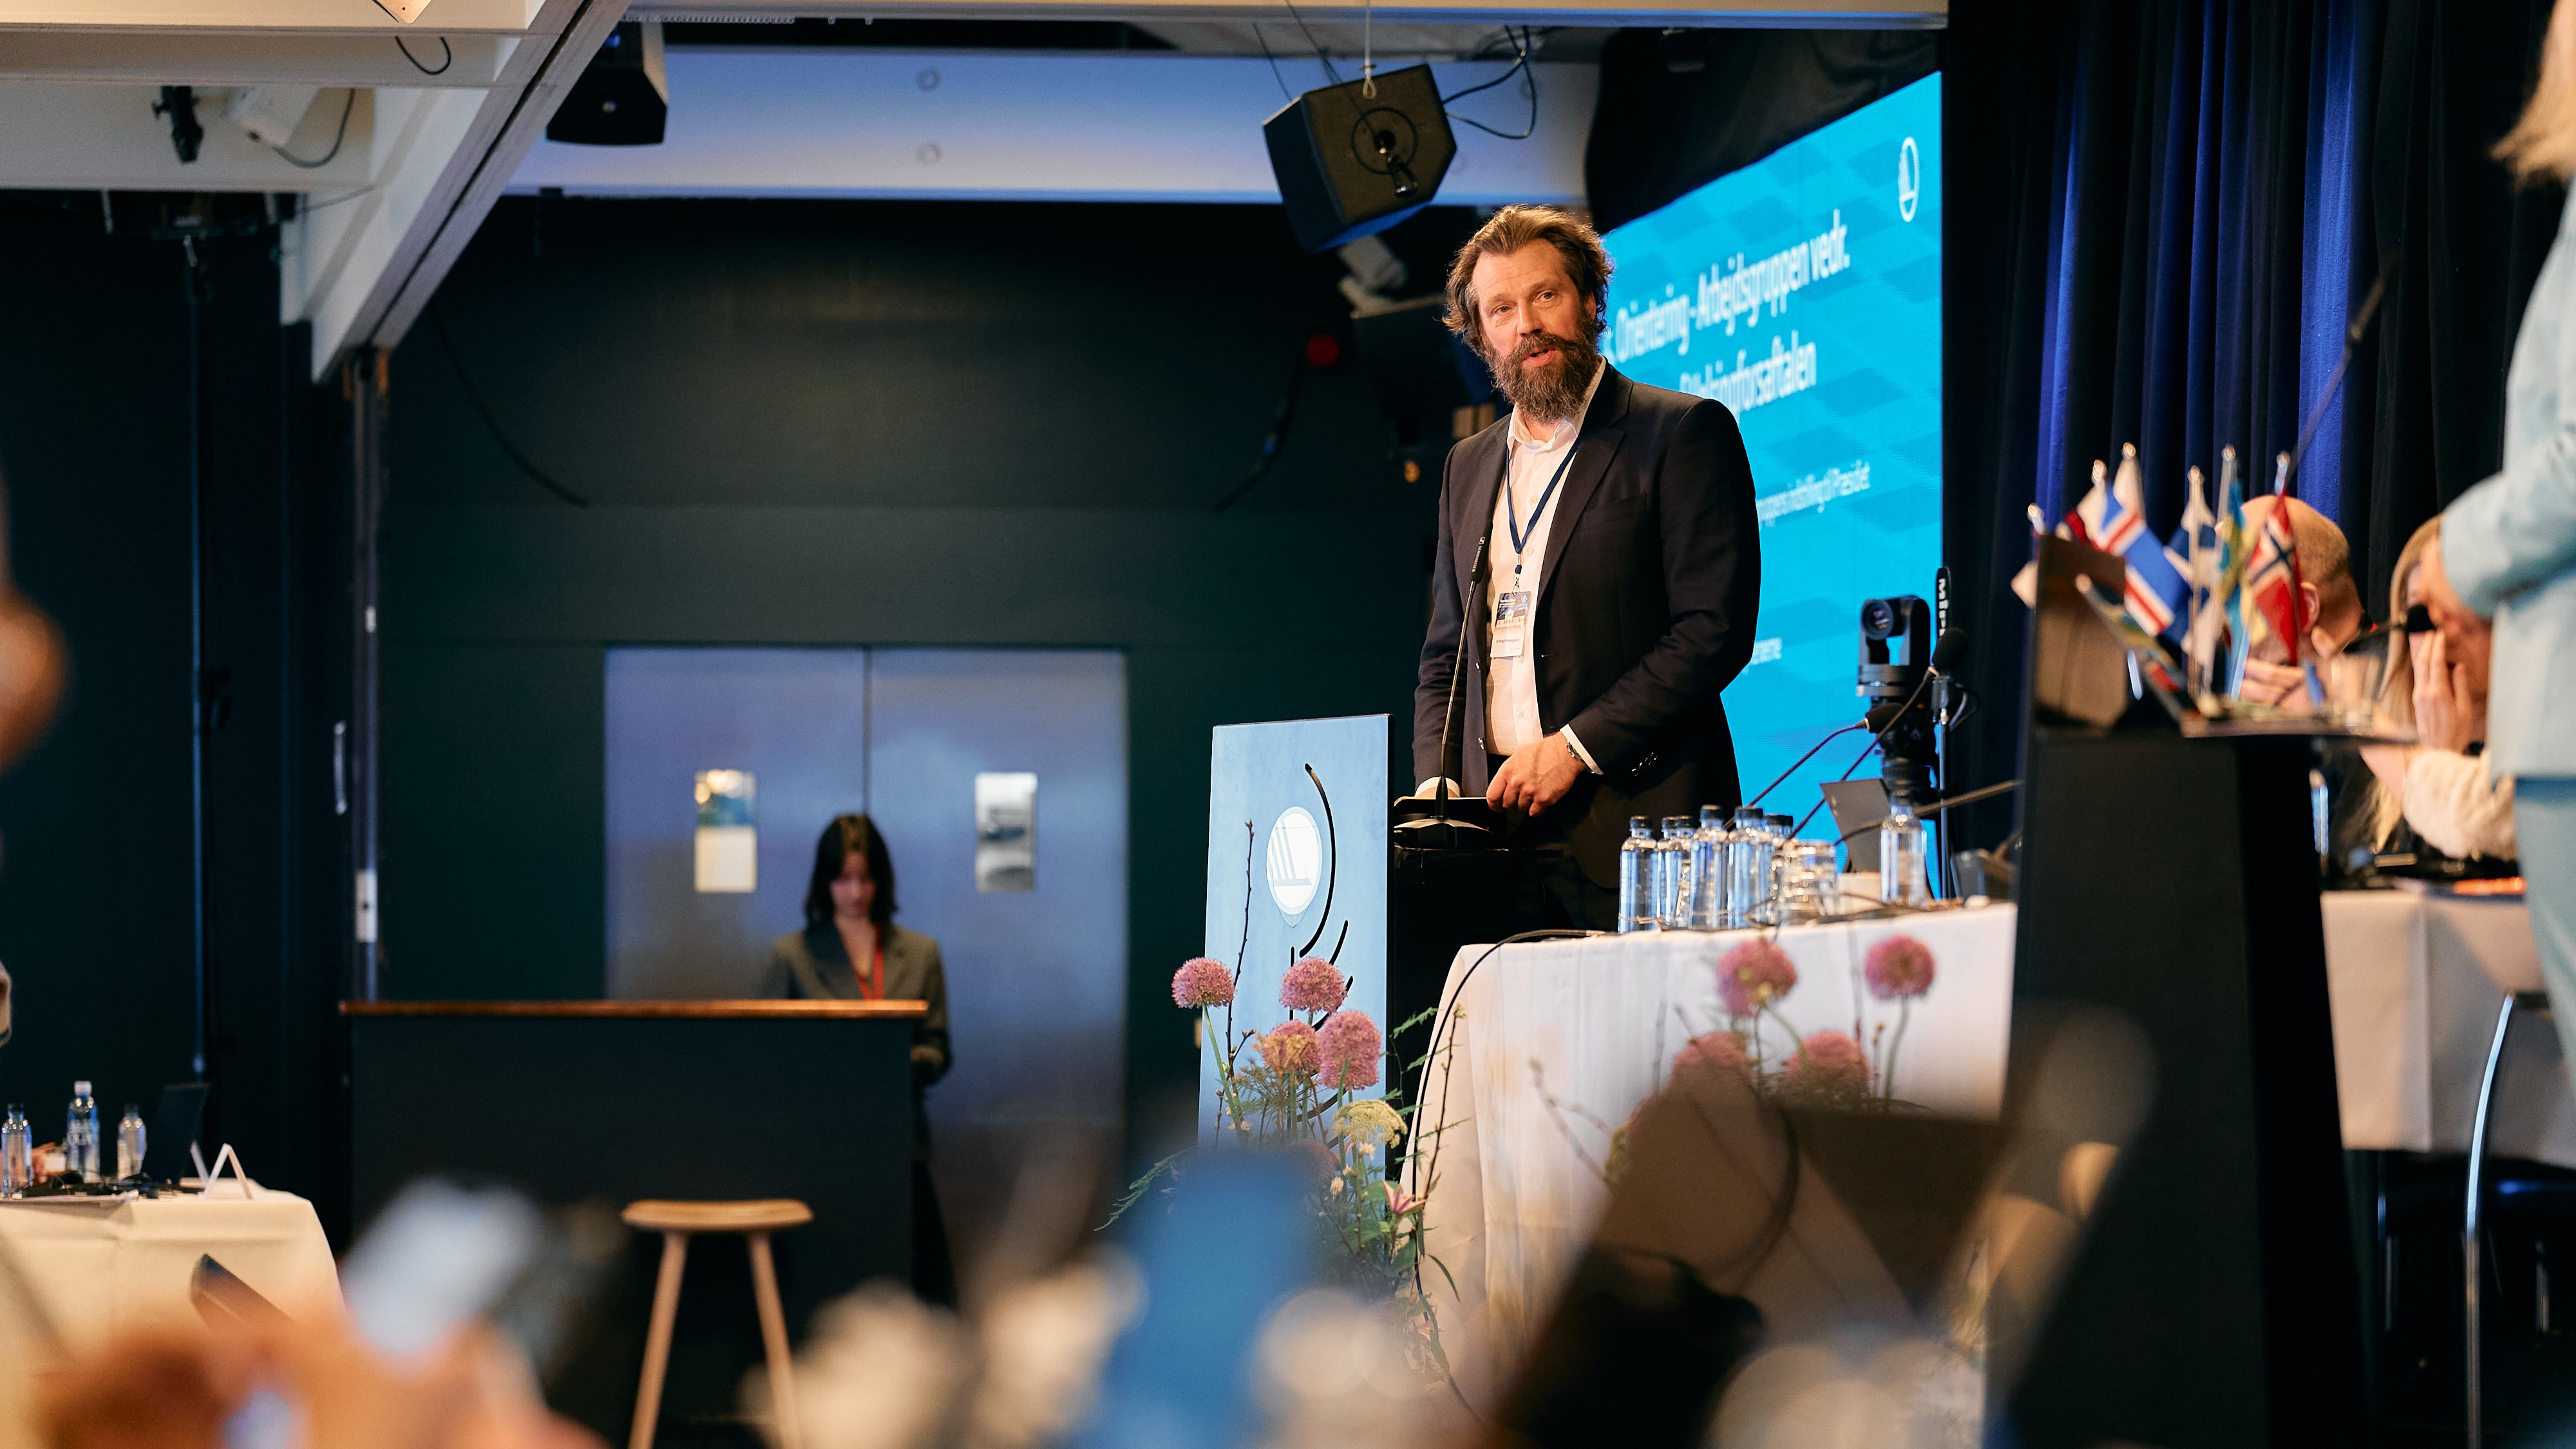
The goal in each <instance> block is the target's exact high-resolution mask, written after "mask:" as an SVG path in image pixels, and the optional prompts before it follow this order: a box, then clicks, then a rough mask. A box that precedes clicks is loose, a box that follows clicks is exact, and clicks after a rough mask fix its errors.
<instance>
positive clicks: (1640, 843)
mask: <svg viewBox="0 0 2576 1449" xmlns="http://www.w3.org/2000/svg"><path fill="white" fill-rule="evenodd" d="M1654 861H1655V836H1654V831H1653V829H1652V827H1650V826H1648V825H1647V824H1646V817H1645V816H1643V815H1631V816H1629V817H1628V838H1627V839H1626V840H1623V841H1621V842H1619V929H1620V930H1622V931H1651V930H1654V929H1656V927H1657V926H1658V924H1659V923H1658V922H1657V921H1656V919H1655V912H1654V904H1653V903H1654V898H1655V891H1654V879H1653V877H1654Z"/></svg>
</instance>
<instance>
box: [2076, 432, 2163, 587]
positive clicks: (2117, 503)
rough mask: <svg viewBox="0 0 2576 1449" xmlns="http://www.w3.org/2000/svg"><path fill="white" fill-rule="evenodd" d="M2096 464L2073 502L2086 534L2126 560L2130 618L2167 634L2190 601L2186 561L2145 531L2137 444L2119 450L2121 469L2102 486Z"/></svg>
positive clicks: (2101, 472) (2101, 474) (2098, 545)
mask: <svg viewBox="0 0 2576 1449" xmlns="http://www.w3.org/2000/svg"><path fill="white" fill-rule="evenodd" d="M2105 472H2106V470H2105V469H2104V468H2103V466H2102V465H2101V464H2100V463H2095V464H2094V465H2093V487H2092V490H2091V491H2090V492H2088V493H2086V494H2085V495H2084V501H2083V502H2081V503H2078V504H2077V505H2076V506H2075V513H2076V516H2077V517H2078V518H2079V519H2081V520H2082V522H2083V526H2084V533H2085V535H2086V537H2088V538H2089V539H2090V540H2091V541H2092V543H2093V546H2094V547H2095V548H2098V549H2100V550H2102V551H2103V552H2104V553H2115V554H2118V555H2120V557H2121V559H2122V560H2123V561H2124V562H2126V563H2127V565H2128V586H2127V588H2126V589H2125V590H2124V591H2123V594H2122V597H2121V601H2120V602H2121V604H2122V605H2123V606H2124V607H2126V608H2127V609H2128V611H2129V617H2131V618H2133V619H2135V620H2137V621H2138V623H2139V624H2141V625H2142V626H2144V627H2145V629H2146V631H2147V632H2148V633H2150V634H2171V633H2173V632H2174V630H2175V628H2176V626H2178V625H2179V624H2180V623H2181V622H2182V619H2183V612H2184V609H2185V607H2186V606H2187V605H2188V604H2189V603H2190V602H2191V580H2190V578H2189V576H2188V573H2187V571H2188V569H2189V568H2190V564H2189V563H2188V562H2186V561H2185V560H2184V559H2183V558H2181V557H2180V556H2179V555H2177V554H2176V553H2175V552H2174V551H2173V550H2172V549H2171V548H2169V547H2167V546H2166V545H2165V544H2164V543H2162V542H2160V541H2158V540H2157V538H2156V537H2155V535H2154V534H2152V533H2150V532H2148V531H2147V500H2146V484H2145V481H2144V479H2143V478H2142V477H2141V475H2140V473H2139V470H2138V450H2137V448H2136V446H2135V445H2129V446H2125V447H2123V448H2122V449H2121V450H2120V473H2119V477H2118V478H2117V479H2114V480H2112V481H2111V482H2109V483H2108V484H2107V486H2106V484H2105V482H2104V473H2105Z"/></svg>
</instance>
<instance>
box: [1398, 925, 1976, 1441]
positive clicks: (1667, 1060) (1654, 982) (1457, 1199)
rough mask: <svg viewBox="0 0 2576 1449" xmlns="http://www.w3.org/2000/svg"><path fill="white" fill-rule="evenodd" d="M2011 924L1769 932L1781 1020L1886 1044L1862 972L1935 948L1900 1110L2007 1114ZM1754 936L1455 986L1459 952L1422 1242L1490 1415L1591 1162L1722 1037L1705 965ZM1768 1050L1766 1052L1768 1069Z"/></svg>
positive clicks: (1640, 941) (1603, 953) (1575, 1226)
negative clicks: (1899, 955) (1775, 953)
mask: <svg viewBox="0 0 2576 1449" xmlns="http://www.w3.org/2000/svg"><path fill="white" fill-rule="evenodd" d="M2013 922H2014V916H2013V911H2012V909H2011V907H2009V906H1989V907H1987V908H1985V909H1983V910H1973V911H1958V912H1944V913H1942V914H1939V915H1926V916H1915V917H1911V918H1908V919H1906V920H1903V921H1871V922H1866V923H1860V924H1850V925H1831V926H1804V927H1798V928H1794V929H1791V930H1786V931H1782V932H1781V933H1780V934H1779V936H1778V941H1779V944H1780V946H1781V948H1782V949H1783V950H1785V951H1786V952H1787V953H1788V955H1789V959H1790V960H1791V961H1792V962H1793V963H1794V964H1795V965H1796V966H1797V968H1798V982H1797V985H1796V987H1795V988H1794V989H1792V990H1791V991H1790V992H1789V994H1788V995H1787V996H1786V997H1785V998H1784V999H1783V1002H1782V1006H1781V1010H1782V1014H1783V1015H1785V1016H1787V1017H1788V1019H1789V1021H1790V1022H1791V1024H1793V1025H1794V1026H1796V1027H1797V1028H1798V1030H1799V1031H1800V1032H1801V1033H1802V1034H1803V1033H1808V1032H1814V1031H1818V1030H1823V1029H1827V1028H1831V1029H1836V1030H1841V1031H1846V1032H1848V1031H1851V1030H1852V1029H1853V1017H1854V1015H1855V1013H1857V1014H1859V1015H1860V1016H1861V1017H1862V1031H1861V1035H1862V1037H1863V1039H1864V1040H1866V1039H1867V1037H1868V1035H1869V1032H1870V1031H1871V1029H1873V1028H1874V1027H1875V1026H1876V1025H1877V1024H1878V1023H1881V1022H1885V1023H1887V1024H1888V1026H1889V1029H1890V1030H1891V1031H1893V1030H1894V1026H1895V1022H1896V1017H1897V1011H1896V1009H1895V1007H1894V1005H1893V1004H1892V1003H1888V1002H1882V1001H1876V1000H1872V999H1870V998H1869V997H1868V995H1867V993H1866V992H1865V991H1864V990H1863V989H1862V986H1861V981H1860V976H1861V963H1862V960H1863V957H1864V956H1865V955H1866V953H1867V952H1868V950H1869V948H1870V947H1871V946H1872V945H1874V944H1876V943H1877V942H1878V941H1880V940H1881V939H1883V938H1885V937H1888V936H1891V935H1897V934H1900V933H1901V934H1905V935H1910V936H1913V937H1915V938H1916V939H1917V940H1920V941H1922V942H1923V943H1924V944H1925V945H1927V946H1929V947H1931V948H1932V955H1933V962H1934V969H1935V972H1936V979H1935V981H1934V983H1933V986H1932V990H1931V992H1930V994H1929V995H1927V996H1925V997H1923V998H1922V999H1921V1000H1919V1001H1917V1002H1915V1003H1914V1005H1913V1007H1912V1012H1911V1015H1912V1020H1911V1022H1910V1023H1909V1025H1908V1028H1907V1031H1906V1034H1905V1042H1904V1046H1903V1048H1902V1050H1901V1051H1900V1052H1899V1054H1898V1057H1897V1063H1896V1073H1895V1076H1896V1081H1895V1086H1896V1095H1898V1096H1899V1097H1902V1098H1904V1099H1906V1100H1907V1101H1911V1102H1915V1103H1919V1104H1921V1105H1922V1106H1925V1107H1928V1108H1931V1109H1933V1110H1935V1111H1939V1112H1942V1113H1945V1114H1948V1115H1954V1116H1987V1117H1991V1116H1992V1115H1994V1113H1995V1112H1996V1111H1997V1110H1998V1109H1999V1108H2000V1107H2001V1105H2002V1102H2003V1081H2004V1048H2005V1045H2006V1034H2007V1029H2008V1027H2009V1024H2010V1021H2011V1013H2012V951H2013ZM1754 935H1755V933H1753V932H1729V933H1724V934H1719V935H1706V934H1700V933H1695V932H1670V933H1653V934H1643V935H1632V936H1596V937H1592V938H1589V939H1586V940H1579V941H1544V942H1532V943H1528V944H1524V945H1516V946H1508V947H1505V948H1503V949H1502V950H1501V951H1498V952H1495V953H1494V954H1493V955H1492V956H1491V957H1490V958H1488V959H1486V960H1485V962H1484V964H1483V965H1482V966H1481V967H1478V968H1476V970H1475V974H1474V975H1473V977H1472V978H1467V979H1466V980H1465V981H1464V989H1463V990H1462V989H1461V978H1462V976H1463V975H1464V973H1465V972H1466V971H1467V969H1468V968H1469V966H1470V965H1471V964H1472V963H1473V962H1475V961H1476V959H1477V958H1478V957H1480V956H1484V955H1485V948H1484V947H1481V946H1471V947H1469V948H1467V949H1466V950H1464V951H1461V952H1460V953H1459V954H1458V959H1457V962H1456V964H1454V965H1453V966H1452V967H1451V968H1450V973H1449V984H1448V986H1447V988H1446V989H1445V991H1444V994H1443V1000H1444V1001H1447V1002H1452V1003H1454V1004H1455V1005H1456V1007H1458V1008H1459V1009H1458V1010H1457V1011H1454V1012H1449V1013H1444V1015H1445V1016H1446V1017H1447V1026H1446V1028H1445V1029H1446V1031H1447V1033H1448V1034H1449V1035H1448V1046H1449V1057H1448V1063H1447V1067H1448V1070H1447V1080H1446V1082H1445V1083H1444V1082H1443V1081H1442V1080H1441V1074H1440V1073H1439V1072H1438V1071H1437V1070H1435V1072H1434V1073H1433V1076H1432V1079H1431V1081H1430V1082H1429V1083H1428V1085H1427V1086H1426V1088H1425V1093H1424V1115H1425V1116H1426V1117H1428V1118H1429V1119H1430V1120H1432V1121H1436V1122H1440V1123H1444V1124H1447V1130H1446V1131H1445V1132H1444V1133H1443V1134H1442V1136H1441V1138H1440V1139H1439V1142H1438V1144H1437V1173H1438V1181H1437V1183H1436V1184H1434V1186H1433V1189H1432V1191H1431V1195H1430V1206H1429V1208H1428V1209H1427V1211H1426V1218H1427V1236H1426V1239H1425V1241H1426V1243H1427V1245H1428V1248H1429V1250H1430V1252H1432V1253H1433V1254H1435V1255H1436V1256H1438V1258H1439V1259H1440V1262H1441V1265H1442V1266H1443V1267H1445V1268H1446V1269H1447V1270H1448V1272H1447V1274H1446V1276H1443V1275H1441V1274H1439V1273H1432V1274H1428V1275H1426V1281H1427V1282H1429V1284H1430V1285H1431V1296H1432V1302H1433V1305H1434V1307H1435V1309H1436V1310H1437V1311H1438V1312H1439V1315H1440V1323H1441V1332H1442V1334H1443V1336H1444V1338H1445V1339H1446V1340H1447V1341H1448V1352H1449V1357H1450V1360H1451V1362H1452V1363H1453V1364H1456V1365H1458V1366H1459V1370H1460V1377H1461V1380H1462V1383H1466V1384H1467V1385H1468V1391H1469V1393H1470V1394H1471V1395H1475V1394H1477V1393H1479V1392H1480V1391H1482V1392H1483V1393H1485V1394H1486V1395H1487V1396H1488V1401H1489V1398H1490V1393H1491V1389H1492V1385H1491V1382H1490V1380H1489V1379H1488V1378H1486V1377H1485V1366H1486V1365H1489V1364H1493V1363H1498V1362H1499V1363H1511V1362H1517V1361H1519V1359H1520V1357H1521V1356H1522V1353H1523V1352H1524V1350H1525V1349H1526V1347H1527V1345H1528V1343H1529V1341H1530V1338H1531V1336H1532V1335H1533V1334H1535V1333H1536V1331H1537V1329H1538V1328H1539V1326H1540V1325H1541V1323H1543V1322H1544V1319H1545V1315H1546V1312H1547V1309H1548V1306H1549V1305H1550V1304H1551V1303H1553V1301H1554V1300H1555V1297H1556V1294H1557V1290H1558V1287H1559V1285H1560V1284H1562V1283H1563V1281H1564V1278H1565V1275H1566V1273H1567V1272H1568V1271H1570V1270H1571V1269H1572V1267H1573V1264H1574V1261H1575V1258H1576V1257H1577V1256H1578V1255H1579V1254H1580V1253H1581V1252H1582V1250H1583V1245H1584V1243H1585V1241H1586V1240H1587V1239H1589V1238H1590V1236H1591V1233H1592V1225H1593V1220H1594V1218H1595V1217H1597V1216H1598V1215H1599V1213H1600V1210H1601V1206H1602V1203H1603V1202H1604V1200H1605V1198H1606V1194H1605V1192H1604V1190H1603V1187H1602V1182H1601V1176H1600V1172H1599V1164H1600V1163H1601V1162H1602V1161H1603V1159H1604V1157H1605V1155H1606V1153H1607V1151H1608V1147H1609V1136H1610V1132H1611V1131H1612V1129H1614V1128H1616V1127H1617V1126H1618V1125H1619V1124H1620V1123H1622V1122H1625V1121H1626V1120H1627V1118H1628V1115H1629V1113H1630V1112H1632V1111H1634V1110H1635V1109H1636V1107H1637V1104H1639V1103H1640V1102H1643V1101H1644V1100H1646V1098H1647V1097H1649V1096H1651V1095H1653V1094H1654V1092H1655V1091H1656V1090H1658V1089H1659V1088H1660V1087H1661V1086H1662V1085H1663V1083H1664V1080H1665V1078H1666V1076H1667V1075H1668V1074H1669V1073H1670V1070H1671V1065H1672V1058H1673V1054H1674V1053H1675V1052H1677V1051H1679V1050H1681V1047H1682V1044H1683V1043H1684V1042H1686V1041H1687V1040H1689V1039H1690V1038H1691V1037H1692V1036H1694V1035H1697V1034H1699V1033H1702V1032H1708V1031H1714V1030H1717V1029H1719V1028H1720V1027H1722V1026H1724V1025H1725V1023H1726V1017H1725V1012H1724V1010H1723V1008H1721V1007H1720V1005H1719V1004H1718V996H1717V973H1716V971H1715V970H1714V969H1713V968H1714V965H1715V963H1716V961H1717V959H1718V957H1719V956H1721V955H1723V954H1724V953H1725V952H1726V951H1728V950H1730V949H1732V948H1734V947H1735V946H1737V945H1740V944H1742V943H1744V942H1745V941H1747V940H1750V939H1752V938H1753V937H1754ZM1775 1031H1776V1028H1775ZM1780 1049H1781V1044H1778V1043H1775V1044H1774V1045H1773V1047H1772V1055H1774V1056H1777V1055H1778V1054H1779V1051H1780ZM1551 1097H1552V1098H1554V1099H1555V1101H1556V1103H1557V1104H1558V1105H1557V1106H1555V1107H1550V1106H1549V1104H1548V1099H1549V1098H1551ZM1444 1099H1445V1101H1444ZM1423 1160H1424V1157H1423V1155H1421V1154H1417V1156H1416V1157H1415V1159H1414V1162H1415V1163H1416V1164H1417V1165H1418V1164H1419V1163H1420V1162H1422V1161H1423ZM1451 1280H1454V1281H1455V1283H1456V1285H1457V1292H1456V1294H1455V1296H1454V1297H1453V1296H1452V1295H1451V1293H1450V1291H1449V1283H1450V1281H1451ZM1469 1381H1472V1382H1469Z"/></svg>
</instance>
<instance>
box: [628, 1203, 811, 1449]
mask: <svg viewBox="0 0 2576 1449" xmlns="http://www.w3.org/2000/svg"><path fill="white" fill-rule="evenodd" d="M624 1217H625V1219H626V1225H627V1226H628V1227H630V1228H636V1229H639V1230H641V1231H644V1232H648V1233H660V1234H661V1235H662V1273H661V1276H660V1277H659V1278H658V1279H656V1280H655V1281H654V1284H653V1325H652V1327H651V1328H650V1329H649V1330H648V1331H647V1332H646V1333H645V1336H644V1381H643V1382H642V1383H640V1384H638V1385H636V1388H635V1428H634V1432H632V1433H631V1434H629V1435H627V1438H626V1443H627V1449H653V1428H654V1421H655V1420H657V1419H659V1418H660V1417H661V1414H662V1376H663V1374H664V1373H665V1372H666V1371H668V1370H669V1368H670V1366H671V1319H672V1318H673V1316H674V1315H676V1314H677V1313H678V1312H679V1308H680V1270H681V1269H682V1268H683V1267H684V1266H686V1264H687V1263H688V1258H689V1237H690V1235H691V1234H693V1233H740V1234H742V1235H743V1237H744V1238H745V1239H746V1240H747V1241H748V1242H749V1244H750V1247H751V1292H752V1296H753V1297H754V1298H755V1299H757V1300H759V1303H760V1340H761V1346H762V1347H763V1348H764V1349H766V1350H767V1351H768V1354H769V1411H770V1416H771V1418H773V1419H774V1420H776V1422H777V1429H778V1442H779V1443H780V1444H781V1445H783V1446H785V1449H803V1444H804V1435H803V1433H802V1432H801V1426H799V1425H798V1423H797V1422H796V1379H795V1373H794V1370H793V1368H792V1366H791V1365H790V1363H789V1362H788V1358H787V1315H786V1314H784V1313H782V1312H780V1311H779V1307H778V1273H777V1270H776V1269H775V1268H773V1267H772V1266H771V1264H770V1260H769V1235H770V1234H771V1233H774V1232H776V1231H778V1230H779V1229H781V1228H801V1227H803V1226H804V1225H805V1224H807V1223H810V1222H812V1221H814V1210H813V1209H811V1208H809V1207H807V1206H805V1204H803V1203H801V1202H798V1201H796V1200H795V1199H794V1198H760V1199H755V1200H752V1201H747V1202H663V1201H656V1200H651V1199H647V1200H646V1201H643V1202H636V1203H629V1204H627V1206H626V1212H625V1213H624Z"/></svg>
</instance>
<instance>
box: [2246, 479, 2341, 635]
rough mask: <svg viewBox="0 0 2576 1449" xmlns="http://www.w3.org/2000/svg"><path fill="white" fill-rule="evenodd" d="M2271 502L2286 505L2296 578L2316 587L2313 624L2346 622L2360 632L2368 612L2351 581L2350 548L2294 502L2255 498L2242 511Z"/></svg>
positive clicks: (2323, 520)
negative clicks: (2315, 607)
mask: <svg viewBox="0 0 2576 1449" xmlns="http://www.w3.org/2000/svg"><path fill="white" fill-rule="evenodd" d="M2275 502H2279V503H2286V504H2287V505H2289V509H2290V546H2291V548H2292V549H2294V550H2296V551H2297V553H2298V555H2299V577H2300V578H2301V580H2303V581H2304V582H2307V583H2311V584H2314V585H2316V586H2317V619H2316V622H2317V623H2318V624H2319V625H2323V624H2325V623H2326V622H2327V621H2329V620H2337V621H2340V620H2346V619H2349V620H2351V621H2352V626H2353V627H2354V628H2356V629H2358V628H2360V627H2361V621H2362V620H2363V619H2365V618H2367V617H2368V612H2367V611H2366V610H2365V609H2364V608H2363V607H2362V603H2361V588H2360V586H2359V585H2357V584H2355V583H2354V582H2353V579H2352V545H2351V544H2350V543H2349V542H2347V541H2346V540H2345V538H2344V536H2343V530H2342V529H2340V528H2337V527H2336V526H2335V521H2334V520H2333V519H2331V518H2328V517H2326V516H2325V515H2324V514H2322V513H2319V512H2318V511H2316V510H2315V509H2314V508H2311V507H2309V506H2308V505H2307V504H2305V503H2302V502H2300V501H2299V500H2298V499H2296V498H2281V499H2272V498H2257V499H2254V500H2252V501H2250V502H2248V503H2247V504H2246V505H2245V509H2246V511H2247V512H2248V513H2256V514H2259V513H2260V512H2261V511H2262V510H2263V509H2266V508H2269V507H2271V506H2272V505H2273V504H2274V503H2275ZM2253 521H2254V522H2255V523H2256V524H2257V525H2258V526H2259V524H2260V522H2261V520H2260V518H2259V517H2258V518H2256V519H2255V520H2253Z"/></svg>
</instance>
